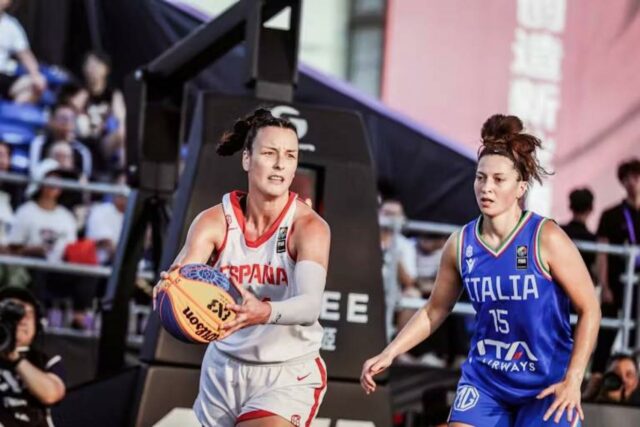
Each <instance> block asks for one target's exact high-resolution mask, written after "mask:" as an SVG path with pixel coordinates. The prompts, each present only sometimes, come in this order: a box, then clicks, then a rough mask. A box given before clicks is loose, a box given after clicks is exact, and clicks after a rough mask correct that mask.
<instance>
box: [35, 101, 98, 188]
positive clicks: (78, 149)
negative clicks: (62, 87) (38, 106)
mask: <svg viewBox="0 0 640 427" xmlns="http://www.w3.org/2000/svg"><path fill="white" fill-rule="evenodd" d="M75 126H76V113H75V111H74V110H73V108H72V107H70V106H69V105H65V104H57V105H55V106H54V107H53V109H52V111H51V117H50V118H49V123H48V125H47V131H46V133H45V134H44V135H40V136H37V137H36V138H35V139H34V140H33V141H32V142H31V147H30V148H29V162H30V175H31V176H33V174H34V171H35V168H36V167H37V165H38V164H39V163H40V162H41V161H42V160H43V159H44V158H45V157H46V154H47V153H48V152H49V149H50V147H51V146H52V145H53V144H55V143H56V142H63V143H66V144H68V145H69V146H70V147H71V149H72V150H73V156H74V164H75V166H76V169H77V170H78V171H79V172H80V173H81V175H84V176H86V177H90V176H91V171H92V161H91V152H90V151H89V149H88V148H87V147H86V146H85V145H84V144H83V143H81V142H80V141H78V140H77V139H76V134H75Z"/></svg>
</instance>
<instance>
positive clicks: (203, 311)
mask: <svg viewBox="0 0 640 427" xmlns="http://www.w3.org/2000/svg"><path fill="white" fill-rule="evenodd" d="M166 282H167V283H166V286H165V287H164V288H163V289H162V290H160V292H158V295H157V297H156V301H157V311H158V314H159V316H160V321H161V323H162V325H163V326H164V328H165V329H166V330H167V331H168V332H169V333H170V334H171V335H173V336H174V337H175V338H177V339H179V340H181V341H184V342H190V343H204V344H206V343H209V342H211V341H215V340H216V339H218V336H219V335H220V327H221V326H222V324H223V323H225V322H228V321H231V320H233V319H235V317H236V314H235V313H234V312H233V311H231V310H229V309H228V308H227V307H226V306H227V304H240V303H241V301H242V297H241V295H240V292H238V290H237V289H236V287H235V286H233V284H231V282H230V281H229V279H228V278H227V277H226V276H225V275H224V274H222V273H221V272H220V271H219V270H216V269H214V268H213V267H210V266H208V265H206V264H187V265H184V266H182V267H181V268H179V269H176V270H173V271H172V272H170V273H169V277H168V278H167V279H166Z"/></svg>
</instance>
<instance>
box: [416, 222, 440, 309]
mask: <svg viewBox="0 0 640 427" xmlns="http://www.w3.org/2000/svg"><path fill="white" fill-rule="evenodd" d="M446 241H447V236H446V235H442V234H424V235H420V236H418V238H417V240H416V252H417V271H416V273H417V284H418V288H419V289H420V293H421V294H422V297H423V298H429V296H430V295H431V291H432V290H433V284H434V282H435V280H436V274H437V273H438V267H439V266H440V258H441V257H442V248H443V247H444V244H445V242H446Z"/></svg>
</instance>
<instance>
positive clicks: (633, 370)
mask: <svg viewBox="0 0 640 427" xmlns="http://www.w3.org/2000/svg"><path fill="white" fill-rule="evenodd" d="M638 381H639V379H638V364H637V363H636V360H635V359H634V358H633V357H632V356H629V355H625V354H617V355H613V356H611V359H610V360H609V369H608V370H607V373H606V374H604V377H603V379H602V386H601V387H600V392H599V393H598V398H597V399H596V401H598V402H603V403H625V404H629V405H640V387H638Z"/></svg>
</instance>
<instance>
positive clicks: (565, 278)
mask: <svg viewBox="0 0 640 427" xmlns="http://www.w3.org/2000/svg"><path fill="white" fill-rule="evenodd" d="M542 227H543V228H542V231H541V233H542V236H541V245H540V250H541V254H540V255H541V258H542V262H543V264H544V266H545V267H546V268H547V269H548V270H549V272H550V273H551V277H553V279H554V280H555V281H556V282H557V283H558V285H560V287H561V288H562V289H563V290H564V291H565V293H566V294H567V296H568V297H569V300H571V303H572V304H573V306H574V308H575V310H576V312H577V314H578V324H577V326H576V330H575V336H574V340H573V341H574V344H573V351H572V353H571V359H570V360H569V367H568V368H567V372H566V374H565V377H564V379H563V380H562V381H561V382H559V383H557V384H553V385H551V386H549V387H547V388H546V389H545V390H543V391H542V392H541V393H540V394H539V395H538V398H540V399H542V398H544V397H546V396H548V395H550V394H552V393H553V394H555V396H556V398H555V401H554V402H553V404H552V405H551V406H550V407H549V410H548V411H547V412H546V413H545V415H544V419H545V420H547V419H549V418H550V417H551V415H552V414H553V413H554V412H555V413H556V416H555V421H556V422H558V421H559V420H560V418H561V417H562V414H563V412H564V411H565V410H566V411H567V417H568V418H569V420H570V421H571V419H572V417H573V412H574V409H575V410H577V411H578V414H579V415H580V418H582V419H584V414H583V412H582V407H581V404H580V386H581V384H582V379H583V377H584V372H585V369H586V367H587V363H588V362H589V358H590V357H591V353H592V352H593V348H594V346H595V342H596V338H597V336H598V329H599V327H600V317H601V314H600V305H599V304H598V299H597V298H596V293H595V287H594V285H593V282H592V281H591V275H590V274H589V271H588V269H587V267H586V265H585V264H584V261H583V260H582V257H581V256H580V253H579V252H578V249H577V248H576V246H575V245H574V243H573V242H572V241H571V239H570V238H569V236H567V235H566V234H565V232H564V231H562V229H561V228H560V227H559V226H558V225H557V224H556V223H555V222H553V221H547V222H546V223H545V224H543V226H542Z"/></svg>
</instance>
